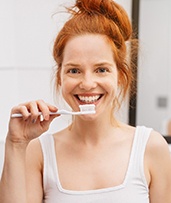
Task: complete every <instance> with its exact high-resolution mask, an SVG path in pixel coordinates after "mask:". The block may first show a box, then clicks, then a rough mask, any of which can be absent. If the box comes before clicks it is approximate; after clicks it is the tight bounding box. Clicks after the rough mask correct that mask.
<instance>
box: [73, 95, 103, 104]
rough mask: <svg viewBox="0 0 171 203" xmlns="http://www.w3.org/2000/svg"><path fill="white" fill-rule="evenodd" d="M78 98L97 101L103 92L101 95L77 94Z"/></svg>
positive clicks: (84, 101) (89, 101)
mask: <svg viewBox="0 0 171 203" xmlns="http://www.w3.org/2000/svg"><path fill="white" fill-rule="evenodd" d="M75 96H76V97H77V99H79V100H80V101H81V102H83V103H95V102H96V101H98V100H99V99H100V98H101V97H102V94H99V95H91V96H87V95H86V96H83V95H75Z"/></svg>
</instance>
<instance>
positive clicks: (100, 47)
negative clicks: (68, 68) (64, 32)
mask: <svg viewBox="0 0 171 203" xmlns="http://www.w3.org/2000/svg"><path fill="white" fill-rule="evenodd" d="M63 56H64V58H63V60H64V61H65V60H69V59H71V58H72V59H73V58H75V59H81V58H86V57H87V59H89V60H91V59H95V58H99V57H100V58H102V59H103V58H104V59H106V60H113V50H112V46H111V44H110V43H109V40H107V37H105V36H103V35H97V34H84V35H79V36H76V37H72V38H70V40H69V41H68V42H67V43H66V46H65V49H64V53H63Z"/></svg>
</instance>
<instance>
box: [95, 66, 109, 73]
mask: <svg viewBox="0 0 171 203" xmlns="http://www.w3.org/2000/svg"><path fill="white" fill-rule="evenodd" d="M106 72H109V69H108V68H103V67H100V68H98V69H97V70H96V73H106Z"/></svg>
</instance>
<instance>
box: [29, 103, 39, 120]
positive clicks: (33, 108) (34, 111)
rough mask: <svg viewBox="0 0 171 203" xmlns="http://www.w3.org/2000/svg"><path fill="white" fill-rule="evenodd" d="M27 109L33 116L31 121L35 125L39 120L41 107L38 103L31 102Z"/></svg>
mask: <svg viewBox="0 0 171 203" xmlns="http://www.w3.org/2000/svg"><path fill="white" fill-rule="evenodd" d="M27 109H28V110H29V112H30V114H31V115H30V116H31V121H32V122H33V123H35V122H36V120H37V118H38V117H39V115H40V114H39V107H38V105H37V102H36V101H31V102H29V103H28V104H27Z"/></svg>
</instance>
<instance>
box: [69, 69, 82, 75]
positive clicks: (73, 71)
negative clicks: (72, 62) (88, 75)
mask: <svg viewBox="0 0 171 203" xmlns="http://www.w3.org/2000/svg"><path fill="white" fill-rule="evenodd" d="M68 73H71V74H78V73H80V70H79V69H78V68H72V69H69V70H68Z"/></svg>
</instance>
